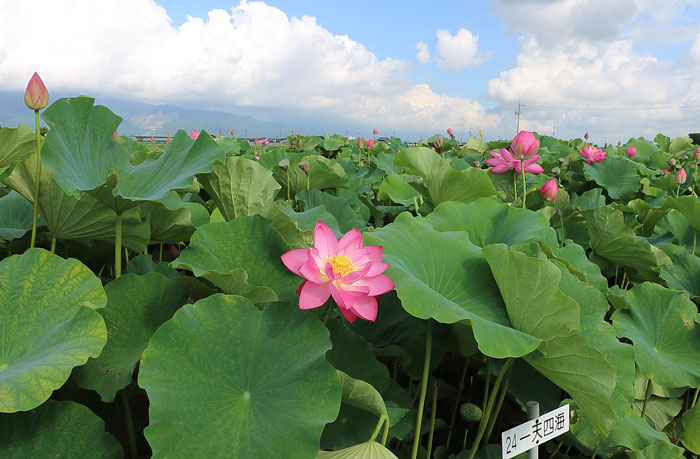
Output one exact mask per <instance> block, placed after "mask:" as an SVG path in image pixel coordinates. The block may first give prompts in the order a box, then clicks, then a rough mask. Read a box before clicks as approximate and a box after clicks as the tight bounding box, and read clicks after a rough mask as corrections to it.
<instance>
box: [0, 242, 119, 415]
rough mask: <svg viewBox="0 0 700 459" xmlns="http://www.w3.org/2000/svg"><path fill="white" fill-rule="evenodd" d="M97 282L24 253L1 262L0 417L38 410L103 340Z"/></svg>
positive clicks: (70, 264) (49, 257) (76, 267)
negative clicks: (1, 414)
mask: <svg viewBox="0 0 700 459" xmlns="http://www.w3.org/2000/svg"><path fill="white" fill-rule="evenodd" d="M106 302H107V297H106V295H105V292H104V289H103V288H102V284H101V283H100V280H99V279H98V278H97V277H95V275H94V274H93V273H92V272H91V271H90V270H89V269H88V268H87V267H85V266H84V265H83V264H81V263H80V262H79V261H77V260H73V259H69V260H64V259H63V258H61V257H58V256H56V255H53V254H52V253H50V252H47V251H46V250H43V249H29V250H28V251H27V252H25V253H24V254H23V255H14V256H12V257H9V258H5V259H4V260H2V261H1V262H0V412H5V413H12V412H15V411H26V410H30V409H32V408H34V407H37V406H39V405H41V404H42V403H44V402H45V401H46V399H48V398H49V396H50V395H51V392H53V391H54V389H57V388H59V387H61V386H62V385H63V383H65V382H66V380H67V379H68V376H70V372H71V370H72V369H73V367H75V366H78V365H82V364H83V363H85V361H86V360H87V359H88V357H97V356H98V355H99V354H100V351H102V347H103V346H104V344H105V341H106V340H107V331H106V330H105V323H104V321H103V320H102V317H101V316H100V314H99V313H98V312H97V311H95V310H94V308H101V307H104V305H105V303H106Z"/></svg>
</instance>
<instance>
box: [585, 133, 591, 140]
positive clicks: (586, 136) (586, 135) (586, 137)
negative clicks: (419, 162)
mask: <svg viewBox="0 0 700 459" xmlns="http://www.w3.org/2000/svg"><path fill="white" fill-rule="evenodd" d="M590 137H591V136H589V135H588V132H586V133H585V134H584V135H583V138H584V139H586V140H588V139H589V138H590Z"/></svg>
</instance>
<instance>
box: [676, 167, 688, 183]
mask: <svg viewBox="0 0 700 459" xmlns="http://www.w3.org/2000/svg"><path fill="white" fill-rule="evenodd" d="M674 178H675V180H676V183H677V184H679V185H680V184H682V183H685V181H686V180H687V178H688V176H687V174H686V172H685V169H683V168H681V169H679V170H678V172H676V176H675V177H674Z"/></svg>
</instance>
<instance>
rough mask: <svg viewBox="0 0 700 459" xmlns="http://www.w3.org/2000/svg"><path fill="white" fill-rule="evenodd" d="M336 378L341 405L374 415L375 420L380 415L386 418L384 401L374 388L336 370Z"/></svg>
mask: <svg viewBox="0 0 700 459" xmlns="http://www.w3.org/2000/svg"><path fill="white" fill-rule="evenodd" d="M338 377H339V378H340V385H341V386H342V394H343V395H342V402H343V403H347V404H348V405H350V406H354V407H355V408H360V409H363V410H366V411H369V412H371V413H374V414H375V415H376V416H377V418H379V417H380V416H382V415H384V416H388V413H387V410H386V405H385V404H384V399H383V398H382V396H381V394H380V393H379V392H377V389H375V388H374V386H372V385H371V384H370V383H368V382H365V381H363V380H361V379H355V378H353V377H352V376H350V375H348V374H347V373H343V372H342V371H340V370H338Z"/></svg>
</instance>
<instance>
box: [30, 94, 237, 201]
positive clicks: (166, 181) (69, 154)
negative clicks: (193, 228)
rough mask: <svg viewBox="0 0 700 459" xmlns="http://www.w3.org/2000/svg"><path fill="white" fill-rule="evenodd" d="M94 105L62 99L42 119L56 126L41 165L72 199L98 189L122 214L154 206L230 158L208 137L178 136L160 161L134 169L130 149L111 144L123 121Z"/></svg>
mask: <svg viewBox="0 0 700 459" xmlns="http://www.w3.org/2000/svg"><path fill="white" fill-rule="evenodd" d="M93 103H94V99H92V98H89V97H76V98H69V99H59V100H58V101H56V102H54V103H53V104H51V106H50V107H48V108H47V109H46V110H44V113H43V114H42V117H43V118H44V120H46V121H47V122H48V123H51V124H52V128H51V130H50V131H49V133H48V135H47V136H46V140H45V141H44V145H43V146H42V160H43V161H44V163H45V164H46V165H47V166H49V167H50V168H51V169H52V170H53V172H54V176H55V178H56V181H57V182H58V184H59V185H60V186H61V188H63V190H65V191H66V192H67V193H68V194H75V192H76V190H83V191H87V190H95V195H96V197H97V198H98V199H99V200H101V201H102V202H103V203H104V204H106V205H107V206H108V207H110V208H111V209H113V210H115V211H117V212H118V213H121V212H123V211H124V210H126V209H128V208H129V207H133V206H134V205H135V203H133V202H129V201H155V200H159V199H163V198H165V197H166V196H167V194H168V192H170V190H174V189H183V188H187V187H189V186H190V185H192V181H193V179H194V176H195V174H201V173H207V172H210V171H211V169H212V166H213V164H214V161H217V160H218V161H219V162H223V161H224V160H225V158H226V153H225V152H224V151H223V149H222V148H221V147H219V146H218V145H217V144H216V142H214V140H212V138H211V136H209V135H208V134H207V133H206V132H204V131H202V133H201V135H200V136H199V137H198V138H197V140H192V139H191V138H190V136H189V135H187V133H185V131H178V132H177V134H175V137H174V138H173V139H172V141H171V142H170V143H169V144H168V146H167V147H166V149H165V151H164V152H163V154H162V155H161V156H160V157H159V158H158V159H157V160H154V161H147V162H144V163H141V164H139V165H138V166H132V165H131V164H130V163H129V153H128V152H127V151H126V149H125V148H124V147H123V146H122V145H121V144H120V143H118V142H116V141H114V140H112V134H114V131H115V130H116V129H117V127H118V126H119V123H120V122H121V118H120V117H118V116H117V115H115V114H114V113H112V112H111V111H110V110H109V109H107V108H106V107H103V106H101V105H96V106H93ZM105 184H106V185H107V186H106V187H104V186H103V185H105ZM98 187H99V189H98ZM96 189H97V190H96Z"/></svg>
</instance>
